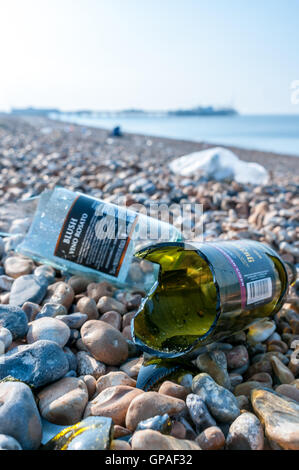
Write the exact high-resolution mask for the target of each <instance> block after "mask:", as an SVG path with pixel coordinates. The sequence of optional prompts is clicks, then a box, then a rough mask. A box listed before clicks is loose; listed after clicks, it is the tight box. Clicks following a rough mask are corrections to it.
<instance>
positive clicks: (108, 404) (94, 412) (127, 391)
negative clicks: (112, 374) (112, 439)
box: [84, 385, 144, 427]
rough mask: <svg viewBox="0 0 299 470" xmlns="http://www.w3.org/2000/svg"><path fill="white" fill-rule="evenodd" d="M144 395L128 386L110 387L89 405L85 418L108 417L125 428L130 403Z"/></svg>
mask: <svg viewBox="0 0 299 470" xmlns="http://www.w3.org/2000/svg"><path fill="white" fill-rule="evenodd" d="M143 394H144V392H143V391H142V390H139V389H137V388H134V387H129V386H128V385H116V386H114V387H108V388H106V389H105V390H103V391H102V392H100V393H99V394H98V395H96V397H95V398H93V400H92V401H90V402H89V403H88V405H87V407H86V409H85V413H84V417H87V416H106V417H110V418H112V421H113V423H114V424H118V425H119V426H125V420H126V414H127V410H128V408H129V406H130V403H133V402H134V398H136V397H137V396H139V395H143ZM126 427H128V426H126Z"/></svg>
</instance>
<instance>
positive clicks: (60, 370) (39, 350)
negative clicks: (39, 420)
mask: <svg viewBox="0 0 299 470" xmlns="http://www.w3.org/2000/svg"><path fill="white" fill-rule="evenodd" d="M68 370H69V362H68V359H67V357H66V355H65V353H64V352H63V351H62V349H61V347H60V346H58V344H57V343H54V342H53V341H46V340H42V341H36V342H35V343H33V344H28V345H24V346H19V347H18V348H14V349H12V350H11V351H9V352H8V353H6V354H5V356H4V358H3V356H0V380H1V379H3V378H5V377H7V376H9V375H10V376H12V377H14V378H16V379H18V380H22V381H23V382H26V383H28V384H29V385H32V386H33V387H36V388H37V387H42V386H43V385H47V384H48V383H50V382H54V381H55V380H58V379H60V378H62V377H63V376H64V375H65V374H66V373H67V372H68ZM22 447H23V446H22Z"/></svg>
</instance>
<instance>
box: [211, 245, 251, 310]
mask: <svg viewBox="0 0 299 470" xmlns="http://www.w3.org/2000/svg"><path fill="white" fill-rule="evenodd" d="M214 248H216V250H218V251H220V253H222V254H223V256H225V258H226V259H227V260H228V261H229V263H230V264H231V265H232V267H233V269H234V271H235V273H236V275H237V278H238V281H239V284H240V291H241V307H242V308H245V307H246V301H247V295H246V289H245V283H244V279H243V276H242V274H241V271H240V269H239V268H238V266H237V265H236V263H235V262H234V260H233V259H232V258H231V257H230V256H229V254H228V253H226V251H224V250H223V249H222V248H219V247H218V246H215V245H214Z"/></svg>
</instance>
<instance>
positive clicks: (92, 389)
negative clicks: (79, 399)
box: [79, 375, 97, 399]
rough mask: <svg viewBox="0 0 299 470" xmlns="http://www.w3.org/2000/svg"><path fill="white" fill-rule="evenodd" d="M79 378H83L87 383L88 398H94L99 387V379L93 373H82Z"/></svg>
mask: <svg viewBox="0 0 299 470" xmlns="http://www.w3.org/2000/svg"><path fill="white" fill-rule="evenodd" d="M79 379H82V380H83V382H84V383H85V385H86V387H87V391H88V398H89V399H91V398H93V396H94V394H95V393H96V389H97V381H96V379H95V378H94V377H93V376H92V375H81V376H79Z"/></svg>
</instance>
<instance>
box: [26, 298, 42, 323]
mask: <svg viewBox="0 0 299 470" xmlns="http://www.w3.org/2000/svg"><path fill="white" fill-rule="evenodd" d="M22 310H24V312H25V313H26V315H27V319H28V321H29V322H30V321H33V320H35V318H36V316H37V314H38V313H39V312H40V306H39V305H38V304H35V303H34V302H25V303H24V304H23V305H22Z"/></svg>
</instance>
